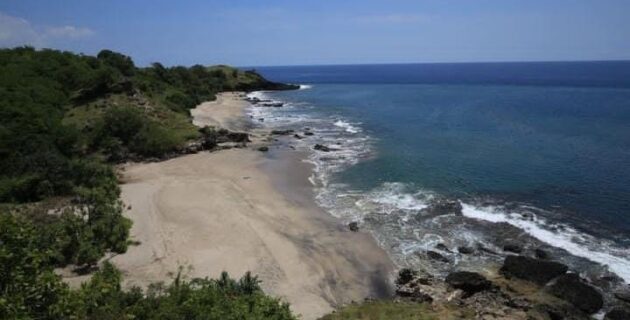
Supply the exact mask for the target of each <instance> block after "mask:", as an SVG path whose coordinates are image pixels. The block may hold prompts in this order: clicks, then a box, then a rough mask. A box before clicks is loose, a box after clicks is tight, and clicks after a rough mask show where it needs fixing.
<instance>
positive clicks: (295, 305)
mask: <svg viewBox="0 0 630 320" xmlns="http://www.w3.org/2000/svg"><path fill="white" fill-rule="evenodd" d="M247 105H248V104H247V102H245V101H244V100H243V96H242V94H240V93H225V94H221V95H220V96H219V98H218V99H217V101H216V102H208V103H204V104H202V105H201V106H200V107H198V108H197V109H195V110H193V112H192V114H193V116H194V118H195V119H194V123H195V124H196V125H198V126H203V125H221V126H225V127H228V128H230V130H242V131H246V130H248V129H249V128H248V125H247V122H248V121H247V120H246V119H245V108H246V107H247ZM250 134H251V139H252V140H253V142H252V148H234V149H231V150H222V151H219V152H212V153H207V152H203V153H199V154H193V155H186V156H182V157H178V158H174V159H171V160H168V161H164V162H157V163H134V164H127V165H125V166H123V167H122V169H121V170H122V174H123V179H124V184H123V185H122V186H121V189H122V195H121V197H122V200H123V201H124V203H125V205H126V206H128V208H133V210H128V211H127V215H128V216H129V217H130V218H131V219H132V220H133V222H134V224H133V227H132V230H131V234H132V237H133V239H134V240H136V241H138V242H139V243H140V244H139V245H137V246H132V247H130V248H129V251H128V252H127V253H126V254H123V255H119V256H116V257H114V258H112V262H113V263H114V264H115V265H116V266H117V267H118V268H120V269H121V270H122V271H123V272H124V274H125V284H126V285H127V286H131V285H140V286H146V285H148V284H149V283H151V282H155V281H165V280H168V279H169V274H170V273H171V272H176V271H177V269H178V267H180V266H183V267H184V268H188V269H185V270H188V271H187V272H188V276H190V277H206V276H207V277H217V276H219V274H220V272H222V271H224V270H225V271H228V272H229V273H230V274H232V275H241V274H243V273H244V272H246V271H251V272H252V273H253V274H257V275H258V276H259V278H260V280H262V286H263V288H264V289H265V291H266V292H267V293H269V294H272V295H275V296H277V297H280V298H282V299H283V300H285V301H287V302H289V303H290V304H291V307H292V309H293V310H294V312H296V313H297V314H301V315H302V317H303V318H304V319H315V318H318V317H320V316H322V315H324V314H326V313H328V312H330V311H332V310H333V309H334V308H336V307H338V306H340V305H343V304H346V303H350V302H352V301H360V300H363V299H364V298H366V297H376V296H381V295H387V294H389V293H390V292H391V288H390V283H391V276H392V272H393V264H392V262H391V261H390V259H389V257H388V255H387V253H385V252H384V251H383V250H382V249H381V248H380V247H379V246H378V245H377V243H376V241H375V240H374V239H373V238H372V237H371V236H370V235H369V234H366V233H361V232H359V233H355V232H350V231H348V230H347V227H345V226H343V225H341V223H340V222H339V221H338V220H337V219H336V218H334V217H332V216H330V215H328V214H327V213H326V212H324V211H323V210H321V209H320V208H319V207H318V206H317V205H316V204H315V202H314V200H313V193H312V189H311V188H310V187H309V186H310V184H309V182H308V175H309V172H310V168H309V167H308V165H307V164H305V163H304V162H303V161H302V156H301V154H300V153H298V152H291V149H286V148H285V149H283V148H275V147H272V148H271V149H272V150H271V151H270V152H269V153H268V154H267V155H264V154H263V153H261V152H259V151H256V150H255V148H256V147H257V146H259V145H263V144H268V143H269V141H268V140H269V138H266V137H265V134H264V133H263V132H260V131H256V130H253V131H250Z"/></svg>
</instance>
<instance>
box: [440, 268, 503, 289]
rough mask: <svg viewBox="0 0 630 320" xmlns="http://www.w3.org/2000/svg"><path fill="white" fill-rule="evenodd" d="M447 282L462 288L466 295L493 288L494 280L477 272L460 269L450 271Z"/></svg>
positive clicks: (454, 286) (456, 287)
mask: <svg viewBox="0 0 630 320" xmlns="http://www.w3.org/2000/svg"><path fill="white" fill-rule="evenodd" d="M446 283H447V284H448V285H450V286H451V287H453V288H455V289H460V290H462V291H464V293H466V295H473V294H475V293H477V292H480V291H485V290H489V289H491V288H492V282H490V281H489V280H488V279H486V278H485V277H484V276H482V275H480V274H479V273H476V272H468V271H459V272H453V273H450V274H449V275H448V276H447V277H446Z"/></svg>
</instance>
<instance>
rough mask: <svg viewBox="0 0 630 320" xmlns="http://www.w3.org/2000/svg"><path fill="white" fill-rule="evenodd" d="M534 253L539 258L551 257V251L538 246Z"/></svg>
mask: <svg viewBox="0 0 630 320" xmlns="http://www.w3.org/2000/svg"><path fill="white" fill-rule="evenodd" d="M534 255H535V256H536V258H538V259H543V260H547V259H549V258H551V255H550V254H549V252H547V251H545V250H543V249H541V248H537V249H536V250H535V251H534Z"/></svg>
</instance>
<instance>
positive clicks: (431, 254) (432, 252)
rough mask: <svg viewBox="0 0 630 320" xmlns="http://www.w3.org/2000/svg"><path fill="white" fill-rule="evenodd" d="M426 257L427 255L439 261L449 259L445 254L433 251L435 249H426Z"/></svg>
mask: <svg viewBox="0 0 630 320" xmlns="http://www.w3.org/2000/svg"><path fill="white" fill-rule="evenodd" d="M427 257H429V259H432V260H436V261H441V262H447V263H448V262H450V260H448V258H446V257H445V256H443V255H441V254H439V253H437V252H435V251H431V250H429V251H427Z"/></svg>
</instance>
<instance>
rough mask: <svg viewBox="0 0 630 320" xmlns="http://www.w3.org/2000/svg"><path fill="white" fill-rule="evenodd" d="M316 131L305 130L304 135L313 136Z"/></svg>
mask: <svg viewBox="0 0 630 320" xmlns="http://www.w3.org/2000/svg"><path fill="white" fill-rule="evenodd" d="M313 134H314V133H312V132H310V131H304V135H305V136H312V135H313Z"/></svg>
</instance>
